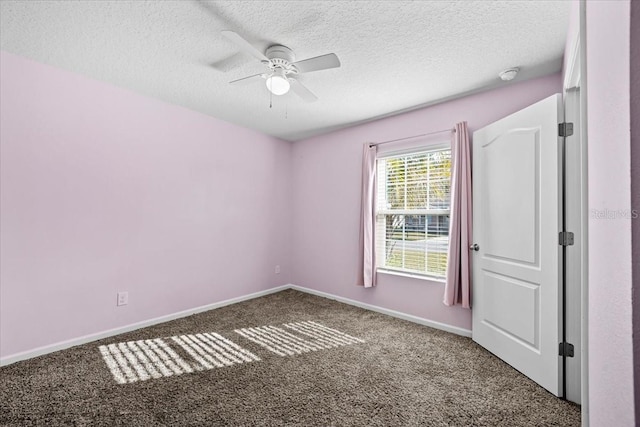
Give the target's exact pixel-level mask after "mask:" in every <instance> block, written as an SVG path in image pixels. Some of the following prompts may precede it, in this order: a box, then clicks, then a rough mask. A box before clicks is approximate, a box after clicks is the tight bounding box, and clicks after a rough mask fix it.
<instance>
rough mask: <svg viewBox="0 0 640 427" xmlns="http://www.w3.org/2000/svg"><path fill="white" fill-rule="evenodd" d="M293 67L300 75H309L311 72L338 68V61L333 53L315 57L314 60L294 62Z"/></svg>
mask: <svg viewBox="0 0 640 427" xmlns="http://www.w3.org/2000/svg"><path fill="white" fill-rule="evenodd" d="M293 65H295V66H296V68H297V69H298V71H299V72H301V73H310V72H311V71H320V70H327V69H329V68H338V67H339V66H340V60H339V59H338V56H337V55H336V54H335V53H328V54H326V55H321V56H316V57H315V58H309V59H303V60H302V61H298V62H294V63H293Z"/></svg>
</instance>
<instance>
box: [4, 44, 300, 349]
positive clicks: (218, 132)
mask: <svg viewBox="0 0 640 427" xmlns="http://www.w3.org/2000/svg"><path fill="white" fill-rule="evenodd" d="M0 64H1V67H2V68H1V69H0V74H1V77H2V78H1V87H0V90H1V92H2V97H1V98H0V99H1V105H0V108H1V110H2V115H1V122H0V129H1V134H0V140H1V145H0V151H1V152H0V154H1V165H0V166H1V167H0V171H1V176H0V183H1V187H0V195H1V199H0V208H1V212H0V218H1V223H0V227H1V230H2V233H0V236H1V238H0V274H1V275H0V282H1V284H2V286H0V292H1V293H0V313H1V314H0V339H1V341H0V356H2V357H7V356H10V355H14V354H16V353H19V352H23V351H27V350H33V349H34V348H37V347H41V346H46V345H50V344H54V343H58V342H61V341H64V340H68V339H72V338H77V337H79V336H83V335H87V334H93V333H98V332H101V331H105V330H108V329H111V328H116V327H120V326H124V325H129V324H132V323H135V322H139V321H143V320H148V319H151V318H154V317H158V316H162V315H166V314H171V313H175V312H178V311H181V310H185V309H189V308H194V307H198V306H202V305H206V304H210V303H213V302H217V301H221V300H225V299H229V298H232V297H236V296H241V295H246V294H249V293H252V292H256V291H260V290H264V289H269V288H272V287H274V286H276V285H281V284H285V283H288V282H290V281H291V276H290V265H289V257H290V255H289V249H288V248H289V245H290V238H289V223H290V219H291V217H290V210H289V209H288V206H289V204H290V198H289V197H290V194H289V193H290V164H291V162H290V154H291V144H290V143H288V142H284V141H280V140H278V139H275V138H271V137H267V136H264V135H262V134H259V133H256V132H253V131H249V130H246V129H242V128H239V127H237V126H234V125H231V124H229V123H225V122H223V121H220V120H217V119H214V118H211V117H208V116H205V115H202V114H199V113H195V112H192V111H189V110H186V109H184V108H181V107H177V106H173V105H168V104H165V103H163V102H159V101H156V100H154V99H150V98H145V97H142V96H139V95H136V94H133V93H131V92H128V91H126V90H122V89H119V88H116V87H114V86H111V85H108V84H104V83H100V82H97V81H94V80H90V79H87V78H85V77H82V76H79V75H77V74H73V73H70V72H66V71H62V70H60V69H57V68H53V67H50V66H46V65H42V64H38V63H36V62H32V61H29V60H26V59H23V58H20V57H18V56H15V55H12V54H8V53H5V52H2V53H1V57H0ZM211 96H215V93H212V95H211ZM276 264H280V265H281V266H282V273H281V274H280V275H275V274H274V266H275V265H276ZM119 290H126V291H128V292H129V299H130V301H129V305H128V306H124V307H116V304H115V302H116V292H117V291H119Z"/></svg>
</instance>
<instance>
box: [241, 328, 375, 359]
mask: <svg viewBox="0 0 640 427" xmlns="http://www.w3.org/2000/svg"><path fill="white" fill-rule="evenodd" d="M282 326H284V327H285V328H287V329H288V330H289V331H293V332H296V333H297V334H299V335H304V337H302V336H296V335H294V334H292V333H291V332H289V331H286V330H284V329H281V328H277V327H275V326H261V327H257V328H243V329H236V331H235V332H236V333H238V334H240V335H241V336H243V337H245V338H246V339H248V340H251V341H253V342H255V343H256V344H258V345H259V346H261V347H264V348H266V349H267V350H269V351H270V352H272V353H275V354H277V355H278V356H293V355H296V354H302V353H307V352H309V351H317V350H323V349H328V348H332V347H340V346H344V345H350V344H358V343H363V342H365V341H364V340H362V339H360V338H356V337H352V336H351V335H347V334H345V333H343V332H340V331H338V330H336V329H331V328H328V327H326V326H324V325H321V324H320V323H316V322H311V321H309V322H295V323H285V324H284V325H282Z"/></svg>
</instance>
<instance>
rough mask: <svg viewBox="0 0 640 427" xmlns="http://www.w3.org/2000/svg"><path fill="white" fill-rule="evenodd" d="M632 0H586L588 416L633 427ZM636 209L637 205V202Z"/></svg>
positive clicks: (602, 422) (604, 423)
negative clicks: (602, 213)
mask: <svg viewBox="0 0 640 427" xmlns="http://www.w3.org/2000/svg"><path fill="white" fill-rule="evenodd" d="M629 10H630V4H629V1H588V2H586V50H587V56H586V58H587V69H586V82H587V102H588V107H587V126H588V143H587V144H588V145H587V146H588V170H589V178H588V180H589V181H588V187H589V190H588V191H589V195H588V198H589V209H590V213H593V212H594V211H603V210H605V209H607V210H609V211H612V212H616V214H615V215H609V216H608V217H607V218H599V217H598V216H597V215H590V219H589V236H588V238H589V418H590V423H591V425H592V426H633V425H635V421H634V395H633V392H634V390H633V349H632V313H631V289H632V275H631V274H632V272H631V259H632V258H631V222H632V220H631V217H630V216H629V213H630V211H631V197H630V194H631V192H630V131H629V127H630V113H629V65H630V64H629V57H630V55H629V52H630V50H629V24H630V14H629ZM635 208H637V206H636V207H635ZM636 221H637V220H636Z"/></svg>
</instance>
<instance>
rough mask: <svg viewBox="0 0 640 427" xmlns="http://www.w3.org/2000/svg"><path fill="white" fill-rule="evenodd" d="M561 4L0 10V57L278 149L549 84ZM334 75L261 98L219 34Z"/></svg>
mask: <svg viewBox="0 0 640 427" xmlns="http://www.w3.org/2000/svg"><path fill="white" fill-rule="evenodd" d="M570 3H571V2H569V1H489V0H481V1H469V0H463V1H422V2H420V1H414V2H400V1H220V2H218V1H215V2H209V1H188V0H184V1H142V0H136V1H125V0H118V1H93V0H92V1H52V0H50V1H1V2H0V17H1V21H0V28H1V29H0V41H1V48H2V49H3V50H5V51H8V52H12V53H16V54H19V55H22V56H26V57H29V58H33V59H35V60H37V61H40V62H44V63H47V64H51V65H54V66H58V67H61V68H64V69H68V70H71V71H74V72H78V73H81V74H84V75H86V76H89V77H92V78H95V79H98V80H102V81H106V82H110V83H113V84H115V85H117V86H120V87H124V88H128V89H130V90H132V91H135V92H138V93H141V94H144V95H148V96H151V97H155V98H158V99H162V100H164V101H167V102H170V103H173V104H178V105H182V106H184V107H187V108H190V109H193V110H196V111H200V112H202V113H205V114H209V115H211V116H214V117H218V118H221V119H223V120H227V121H229V122H232V123H236V124H238V125H241V126H244V127H248V128H252V129H256V130H258V131H261V132H263V133H266V134H269V135H274V136H277V137H280V138H283V139H286V140H299V139H301V138H305V137H309V136H312V135H316V134H320V133H323V132H327V131H329V130H333V129H337V128H340V127H344V126H348V125H350V124H354V123H359V122H364V121H367V120H371V119H374V118H378V117H382V116H387V115H391V114H394V113H397V112H399V111H406V110H410V109H413V108H417V107H420V106H424V105H429V104H432V103H435V102H437V101H439V100H443V99H447V98H451V97H455V96H460V95H462V94H465V93H470V92H474V91H478V90H482V89H486V88H490V87H495V86H496V85H499V84H503V83H501V82H500V81H499V79H498V77H497V73H498V72H499V71H501V70H503V69H505V68H508V67H512V66H517V67H520V68H521V69H522V71H521V73H520V74H519V75H518V77H517V79H516V80H515V81H520V80H524V79H528V78H533V77H538V76H542V75H545V74H550V73H553V72H557V71H559V70H560V67H561V60H562V54H563V49H564V44H565V38H566V31H567V24H568V19H569V18H568V17H569V8H570ZM225 29H228V30H233V31H235V32H237V33H239V34H241V35H242V36H243V37H245V38H246V39H247V40H248V41H249V42H251V43H252V44H253V45H254V46H256V47H257V48H258V49H260V50H263V51H264V50H265V49H266V48H267V47H268V46H270V45H272V44H276V43H277V44H283V45H285V46H288V47H289V48H291V49H293V51H294V52H295V54H296V57H297V59H305V58H309V57H313V56H317V55H322V54H325V53H330V52H334V53H336V54H337V55H338V57H339V58H340V61H341V62H342V67H341V68H337V69H331V70H324V71H318V72H315V73H309V74H305V75H303V76H301V77H300V81H301V82H302V83H303V84H304V85H306V86H307V87H308V88H309V89H310V90H311V91H313V92H314V93H315V94H316V95H317V96H318V97H319V100H318V101H317V102H315V103H306V102H304V101H302V100H301V99H299V98H298V97H296V95H295V94H293V93H291V92H290V93H288V94H286V95H283V96H280V97H276V96H273V108H269V92H268V91H267V89H266V87H265V85H264V84H262V82H258V83H256V84H255V85H250V86H230V85H229V84H228V82H229V81H230V80H234V79H237V78H240V77H244V76H247V75H250V74H256V73H259V72H262V71H263V70H264V69H263V66H262V65H261V64H260V63H259V62H258V61H257V60H256V59H255V58H253V57H251V56H250V55H247V54H245V53H240V51H239V49H238V48H237V47H236V46H235V45H234V44H232V43H231V42H230V41H229V40H227V39H226V38H224V37H223V36H221V34H220V31H221V30H225Z"/></svg>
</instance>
